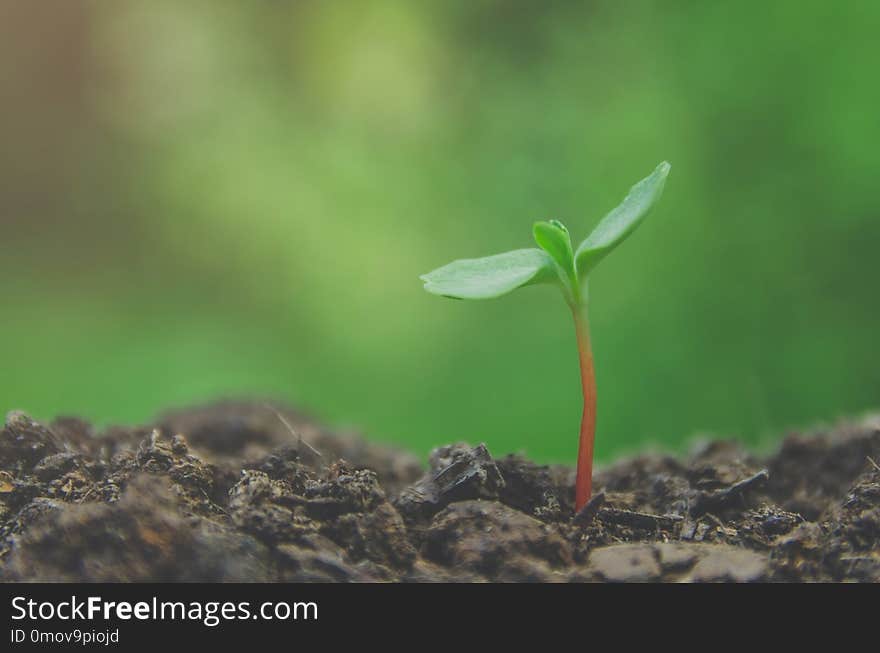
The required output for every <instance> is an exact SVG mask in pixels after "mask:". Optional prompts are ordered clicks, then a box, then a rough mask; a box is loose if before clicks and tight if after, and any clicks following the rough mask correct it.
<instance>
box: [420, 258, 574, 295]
mask: <svg viewBox="0 0 880 653" xmlns="http://www.w3.org/2000/svg"><path fill="white" fill-rule="evenodd" d="M421 279H422V281H424V282H425V290H427V291H428V292H429V293H433V294H435V295H443V296H444V297H452V298H453V299H491V298H493V297H500V296H501V295H506V294H507V293H509V292H512V291H514V290H516V289H517V288H521V287H523V286H528V285H531V284H535V283H540V282H542V281H550V280H553V279H558V275H557V273H556V270H555V268H554V266H553V259H551V258H550V256H549V255H548V254H547V253H546V252H543V251H541V250H540V249H517V250H514V251H512V252H505V253H504V254H496V255H495V256H487V257H485V258H470V259H461V260H459V261H453V262H452V263H449V264H448V265H444V266H443V267H442V268H437V269H436V270H434V271H433V272H429V273H428V274H424V275H422V277H421Z"/></svg>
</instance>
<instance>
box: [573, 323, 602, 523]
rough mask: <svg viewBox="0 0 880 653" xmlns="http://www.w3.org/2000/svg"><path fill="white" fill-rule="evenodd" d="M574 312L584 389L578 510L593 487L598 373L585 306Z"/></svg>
mask: <svg viewBox="0 0 880 653" xmlns="http://www.w3.org/2000/svg"><path fill="white" fill-rule="evenodd" d="M572 313H573V315H574V325H575V331H576V332H577V343H578V354H579V357H580V362H581V387H582V389H583V392H584V412H583V416H582V417H581V435H580V441H579V443H578V457H577V475H576V478H575V492H574V495H575V499H574V509H575V512H577V511H579V510H580V509H581V508H583V507H584V506H585V505H586V503H587V501H589V500H590V495H591V494H592V489H593V444H594V442H595V439H596V375H595V372H594V371H593V351H592V348H591V347H590V324H589V321H588V320H587V309H586V306H579V307H576V308H575V309H574V310H573V311H572Z"/></svg>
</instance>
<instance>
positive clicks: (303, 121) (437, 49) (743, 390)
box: [0, 0, 880, 461]
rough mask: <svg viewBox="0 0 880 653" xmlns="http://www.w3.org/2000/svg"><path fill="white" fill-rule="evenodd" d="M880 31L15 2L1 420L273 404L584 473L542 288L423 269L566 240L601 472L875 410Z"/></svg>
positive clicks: (2, 207) (5, 82) (569, 383)
mask: <svg viewBox="0 0 880 653" xmlns="http://www.w3.org/2000/svg"><path fill="white" fill-rule="evenodd" d="M878 28H880V3H876V2H847V3H827V2H805V1H799V2H770V3H767V2H737V3H721V2H675V1H664V2H659V1H658V2H635V1H634V2H619V1H607V2H600V1H595V2H549V1H546V0H545V1H543V2H525V1H512V0H506V1H501V0H444V1H443V2H412V1H400V2H390V1H389V2H381V1H366V0H357V1H355V2H317V1H311V2H310V1H299V2H288V3H284V2H274V3H233V2H218V1H213V0H212V1H210V2H188V3H180V2H173V1H165V0H162V1H159V0H151V1H150V2H131V3H111V2H24V1H7V0H0V93H2V102H0V124H2V133H0V292H2V298H3V309H2V319H0V362H2V373H0V399H2V402H0V403H2V405H0V408H2V409H11V408H21V409H25V410H28V411H30V412H32V413H34V414H36V415H37V416H40V417H43V418H49V417H52V416H54V415H56V414H59V413H64V414H78V415H83V416H86V417H88V418H91V419H94V420H96V421H97V422H99V423H102V424H106V423H109V422H132V421H139V420H146V419H148V418H150V417H151V416H153V415H155V414H156V413H157V412H159V411H161V410H163V409H166V408H169V407H172V406H180V405H184V404H187V403H189V402H193V401H199V400H203V399H209V398H216V397H220V396H230V395H232V396H236V395H249V396H269V397H276V398H279V399H283V400H287V401H289V402H291V403H293V404H295V405H298V406H301V407H303V408H305V409H307V410H309V411H311V412H313V413H314V414H315V415H317V416H319V417H321V418H323V419H325V420H327V421H329V422H330V423H333V424H338V425H354V426H357V427H359V428H362V429H363V430H364V431H365V432H366V433H368V434H370V435H371V436H372V437H374V438H376V439H379V440H384V441H389V442H395V443H399V444H401V445H404V446H407V447H410V448H412V449H414V450H416V451H418V452H420V453H422V454H424V453H425V452H427V451H428V449H429V448H430V447H431V446H433V445H437V444H440V443H445V442H448V441H452V440H458V439H467V440H471V441H480V440H482V441H485V442H487V443H488V445H489V447H490V449H491V450H492V451H493V452H495V453H499V454H500V453H504V452H507V451H511V450H520V451H525V452H527V453H528V454H530V455H532V456H534V457H535V458H537V459H539V460H542V461H572V460H573V459H574V454H575V448H576V445H577V443H576V437H577V435H576V434H577V429H578V420H579V416H580V395H579V386H578V372H577V358H576V352H575V345H574V335H573V332H572V326H571V324H570V320H569V316H568V315H567V313H566V308H565V306H564V304H563V302H561V301H560V299H559V297H558V296H557V293H555V292H552V291H550V290H547V289H545V288H534V289H528V290H526V291H523V292H521V293H517V294H516V295H514V296H512V297H510V298H507V299H504V300H500V301H496V302H481V303H466V302H452V301H447V300H442V299H439V298H437V297H433V296H430V295H428V294H426V293H425V292H423V291H422V289H421V283H420V282H419V281H418V275H419V274H421V273H424V272H426V271H428V270H430V269H433V268H435V267H437V266H439V265H441V264H444V263H446V262H448V261H450V260H452V259H454V258H463V257H471V256H482V255H487V254H492V253H496V252H500V251H504V250H507V249H514V248H518V247H527V246H530V245H531V225H532V222H533V221H535V220H537V219H543V218H550V217H555V218H559V219H561V220H563V221H565V222H566V224H567V225H568V226H569V228H570V229H571V230H572V232H573V235H574V237H575V238H576V239H580V238H582V237H583V236H585V235H586V233H587V232H588V231H589V229H590V228H591V227H592V226H593V225H594V224H595V223H596V221H598V219H600V218H601V217H602V215H603V214H604V213H605V212H606V211H607V210H609V209H610V208H612V207H613V206H614V205H615V204H616V203H617V202H618V201H619V200H620V199H621V198H622V197H623V196H624V194H625V193H626V191H627V189H628V188H629V186H630V185H631V184H632V183H633V182H635V181H636V180H638V179H640V178H641V177H643V176H645V175H646V174H648V173H649V172H650V171H651V170H652V169H653V168H654V166H655V165H656V164H657V163H658V162H659V161H661V160H663V159H667V160H669V161H670V162H671V163H672V165H673V168H672V173H671V175H670V178H669V181H668V183H667V186H666V194H665V196H664V198H663V201H662V202H661V204H660V206H659V208H658V209H657V210H656V212H655V213H653V214H652V215H651V217H650V218H649V219H648V220H647V222H646V223H645V225H644V226H643V227H642V228H641V229H640V230H639V232H638V233H637V234H636V235H635V236H634V237H633V238H632V239H631V240H629V241H628V242H627V243H626V244H625V245H624V246H622V247H621V248H620V249H619V250H618V251H617V252H616V253H615V254H614V255H613V256H611V257H609V258H608V259H607V260H606V261H605V262H603V263H602V265H601V266H600V267H599V268H598V269H597V271H596V272H595V274H594V275H593V278H592V279H593V280H592V283H591V296H592V309H591V310H592V321H593V340H594V346H595V350H596V364H597V377H598V384H599V417H598V421H599V426H598V429H599V435H598V437H599V440H598V445H597V452H598V455H599V457H600V458H601V459H603V460H606V461H607V460H609V459H610V458H611V457H613V456H615V455H620V454H621V453H623V452H626V451H632V450H634V449H637V448H639V447H644V446H650V445H660V446H663V447H667V448H679V447H680V446H682V445H683V443H684V442H686V441H687V440H688V439H689V438H690V437H692V436H693V435H694V434H695V433H700V432H705V431H711V432H714V433H719V434H724V435H734V436H737V437H741V438H743V439H744V440H746V441H748V442H752V443H755V442H759V441H765V440H766V439H767V438H768V437H769V436H770V434H774V433H780V432H781V431H783V430H784V429H786V428H789V427H796V426H799V425H809V424H811V423H814V422H815V421H817V420H825V421H827V420H833V419H836V418H837V417H839V416H843V415H847V414H857V413H860V412H863V411H866V410H869V409H871V408H875V407H877V406H878V404H880V401H878V399H880V393H878V391H880V365H878V360H877V357H876V347H877V337H878V327H880V305H878V292H877V275H878V273H877V269H878V267H877V261H878V248H880V193H878V170H880V165H878V164H880V156H878V143H880V118H878V116H880V113H878V106H880V90H878V89H880V85H878V84H877V81H876V75H877V73H876V69H877V34H878Z"/></svg>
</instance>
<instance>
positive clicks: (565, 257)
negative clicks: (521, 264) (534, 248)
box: [532, 220, 574, 277]
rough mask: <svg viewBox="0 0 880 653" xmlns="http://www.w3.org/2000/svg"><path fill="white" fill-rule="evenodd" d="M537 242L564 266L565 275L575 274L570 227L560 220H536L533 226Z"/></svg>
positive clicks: (560, 265) (561, 266)
mask: <svg viewBox="0 0 880 653" xmlns="http://www.w3.org/2000/svg"><path fill="white" fill-rule="evenodd" d="M532 233H533V235H534V237H535V242H536V243H538V246H539V247H540V248H541V249H543V250H544V251H545V252H547V253H548V254H549V255H550V256H552V257H553V260H554V261H556V263H557V264H558V265H559V267H560V268H562V271H563V273H564V274H565V276H568V277H571V276H573V274H574V252H573V251H572V249H571V237H570V236H569V235H568V229H566V228H565V225H564V224H562V223H561V222H559V221H558V220H550V221H549V222H536V223H535V226H534V227H533V228H532Z"/></svg>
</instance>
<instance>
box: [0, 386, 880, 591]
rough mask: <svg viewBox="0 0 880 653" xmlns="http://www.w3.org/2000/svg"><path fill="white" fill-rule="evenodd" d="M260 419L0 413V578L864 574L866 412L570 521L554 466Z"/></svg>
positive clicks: (658, 475)
mask: <svg viewBox="0 0 880 653" xmlns="http://www.w3.org/2000/svg"><path fill="white" fill-rule="evenodd" d="M277 411H278V412H276V410H275V409H273V408H271V407H268V406H266V405H264V404H259V403H232V402H227V403H221V404H217V405H212V406H206V407H200V408H195V409H192V410H186V411H181V412H176V413H171V414H168V415H165V416H163V417H162V418H160V419H159V420H157V422H156V423H155V424H152V425H147V426H144V427H137V428H111V429H108V430H106V432H103V433H100V434H99V433H95V431H94V429H93V428H92V427H91V426H90V425H89V424H88V423H86V422H83V421H81V420H77V419H71V418H63V419H58V420H56V421H55V422H53V423H51V424H48V425H43V424H40V423H37V422H35V421H34V420H32V419H31V418H29V417H28V416H27V415H25V414H23V413H18V412H14V413H10V415H9V416H8V417H7V419H6V423H5V427H4V428H3V429H2V431H0V580H5V581H74V582H79V581H160V582H161V581H197V580H198V581H411V582H412V581H415V582H429V581H463V582H473V581H542V582H543V581H557V582H558V581H561V582H567V581H737V582H745V581H866V582H878V581H880V467H878V466H877V464H876V463H875V462H874V461H878V460H880V418H877V417H875V418H869V419H864V420H861V421H859V422H855V423H848V424H844V425H842V426H838V427H836V428H834V429H826V430H819V431H817V432H815V433H812V434H807V435H802V434H792V435H790V436H789V437H787V438H786V439H785V440H784V441H783V443H782V445H781V447H780V448H779V449H778V451H776V452H775V453H773V454H772V455H756V454H752V453H749V452H748V451H745V450H743V449H742V448H741V447H740V446H739V445H738V444H737V443H735V442H733V441H726V440H722V441H717V440H716V441H709V442H706V443H704V444H702V445H700V446H698V447H696V448H695V449H694V450H693V451H692V452H691V454H690V455H688V456H686V457H680V458H679V457H672V456H666V455H658V454H652V455H645V456H639V457H635V458H630V459H626V460H621V461H619V462H617V463H616V464H614V465H611V466H609V467H607V468H605V469H602V470H600V471H599V472H598V473H597V474H596V477H595V480H594V487H595V488H596V489H597V490H598V493H597V494H596V495H595V496H594V498H593V500H592V501H591V502H590V504H588V505H587V507H586V508H585V509H584V510H582V511H581V512H580V514H577V515H575V514H573V506H572V495H573V485H574V478H573V472H572V470H571V469H570V468H567V467H563V466H552V465H551V466H547V465H537V464H535V463H532V462H530V461H529V460H527V459H525V458H523V457H520V456H516V455H508V456H504V457H500V458H495V457H494V456H493V455H492V454H491V453H490V452H489V451H488V449H487V448H486V447H485V446H483V445H478V446H476V447H472V446H470V445H467V444H453V445H449V446H445V447H441V448H439V449H436V450H435V451H434V452H433V453H432V454H431V457H430V461H429V465H428V469H427V470H426V469H425V468H424V467H423V466H422V465H421V464H420V463H419V460H418V459H417V458H415V457H413V456H412V455H409V454H407V453H404V452H401V451H396V450H393V449H390V448H386V447H382V446H378V445H375V444H371V443H369V442H367V441H366V440H363V439H361V438H359V437H357V436H355V435H347V434H340V433H334V432H331V431H330V430H328V429H326V428H323V427H321V426H320V425H318V424H316V423H314V422H312V421H310V420H309V419H307V418H306V417H304V416H303V415H301V414H298V413H297V412H295V411H291V410H288V409H283V408H278V409H277ZM282 418H283V419H282ZM284 422H287V424H285V423H284Z"/></svg>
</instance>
